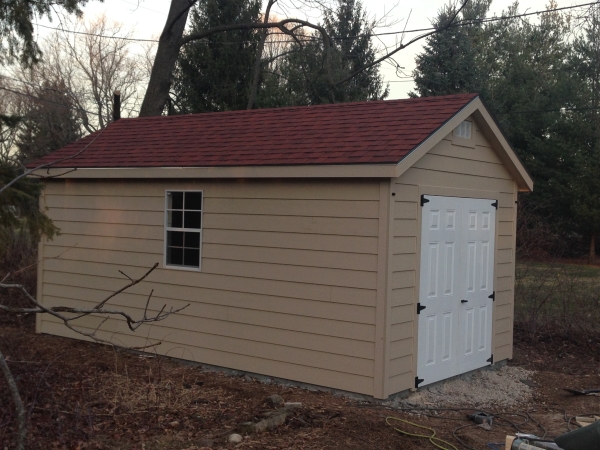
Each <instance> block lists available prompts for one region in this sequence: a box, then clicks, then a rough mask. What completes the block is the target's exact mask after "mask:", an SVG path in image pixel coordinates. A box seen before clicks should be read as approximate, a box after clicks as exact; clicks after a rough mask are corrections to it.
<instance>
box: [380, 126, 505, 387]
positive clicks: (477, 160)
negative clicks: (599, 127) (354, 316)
mask: <svg viewBox="0 0 600 450" xmlns="http://www.w3.org/2000/svg"><path fill="white" fill-rule="evenodd" d="M473 138H474V141H475V144H476V145H475V147H474V148H471V147H463V146H459V145H457V144H456V143H454V144H453V142H452V138H451V136H450V135H449V136H447V137H446V138H445V139H443V140H442V141H441V142H440V143H438V144H437V145H436V146H435V147H433V148H432V149H431V150H430V151H429V152H428V153H427V154H425V155H424V156H423V157H422V158H421V159H420V160H419V161H417V162H416V163H415V164H414V165H413V166H412V167H411V168H410V169H408V170H407V171H406V172H405V173H404V174H403V175H402V176H400V177H399V178H396V179H392V183H391V191H392V192H393V193H394V194H395V195H394V206H393V225H392V229H393V236H392V237H391V240H392V242H391V249H392V256H391V260H390V266H389V268H388V277H389V280H390V281H389V292H390V297H389V299H388V302H390V303H391V310H392V313H391V315H390V318H389V321H388V323H387V326H388V327H389V328H390V334H389V336H390V340H389V359H388V361H387V364H388V365H389V368H388V372H387V373H388V377H389V380H388V389H387V391H386V394H387V395H391V394H393V393H395V392H399V391H403V390H406V389H410V388H412V387H413V386H414V377H415V369H416V348H417V347H416V344H417V343H416V339H417V328H416V326H417V325H416V324H417V315H416V303H417V296H418V267H419V258H420V255H419V250H418V249H419V246H420V243H419V242H420V241H419V230H420V205H419V200H420V196H421V194H429V195H448V196H459V197H473V198H494V199H498V200H499V209H498V211H497V219H496V220H497V223H496V230H497V231H496V234H497V240H496V247H497V249H496V255H495V274H496V275H495V290H496V301H495V302H494V329H493V354H494V360H495V361H500V360H503V359H507V358H511V357H512V321H513V281H514V279H513V278H514V270H515V260H514V254H515V251H514V249H515V217H516V207H515V200H516V192H517V187H516V183H515V182H514V181H513V179H512V177H511V175H510V174H509V173H508V171H507V170H506V169H505V168H504V166H503V164H502V162H501V160H500V158H499V157H498V156H497V154H496V153H495V151H494V150H493V149H492V148H491V146H490V144H489V142H488V141H487V140H486V138H485V137H484V136H483V134H482V132H481V131H480V130H479V128H478V127H477V126H475V132H474V136H473Z"/></svg>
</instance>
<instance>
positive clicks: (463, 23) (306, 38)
mask: <svg viewBox="0 0 600 450" xmlns="http://www.w3.org/2000/svg"><path fill="white" fill-rule="evenodd" d="M599 4H600V1H598V0H597V1H594V2H590V3H581V4H578V5H572V6H563V7H560V8H553V9H545V10H540V11H533V12H528V13H522V14H515V15H512V16H499V17H485V18H483V19H475V20H464V21H458V22H456V23H455V24H452V25H451V26H452V27H459V26H469V25H480V24H483V23H491V22H498V21H501V20H511V19H517V18H520V17H528V16H534V15H539V14H546V13H551V12H557V11H566V10H570V9H577V8H583V7H585V6H592V5H599ZM36 26H38V27H42V28H46V29H49V30H56V31H62V32H64V33H72V34H79V35H84V36H96V37H102V38H106V39H121V40H124V41H133V42H158V40H156V39H140V38H128V37H120V36H109V35H102V34H95V33H87V32H84V31H75V30H66V29H64V28H58V27H50V26H47V25H40V24H37V25H36ZM437 29H438V28H437V27H429V28H416V29H413V30H403V31H389V32H383V33H364V34H357V35H354V36H332V37H331V39H334V40H347V39H356V38H361V37H375V36H392V35H399V34H406V33H419V32H423V31H434V30H437ZM232 31H237V30H232ZM298 38H299V39H300V40H302V41H314V40H317V39H316V38H313V37H310V36H298ZM200 42H202V41H200ZM253 42H254V41H249V40H245V41H228V42H221V44H244V43H253ZM279 42H280V43H293V42H296V40H294V39H290V40H285V41H279ZM213 44H214V43H213Z"/></svg>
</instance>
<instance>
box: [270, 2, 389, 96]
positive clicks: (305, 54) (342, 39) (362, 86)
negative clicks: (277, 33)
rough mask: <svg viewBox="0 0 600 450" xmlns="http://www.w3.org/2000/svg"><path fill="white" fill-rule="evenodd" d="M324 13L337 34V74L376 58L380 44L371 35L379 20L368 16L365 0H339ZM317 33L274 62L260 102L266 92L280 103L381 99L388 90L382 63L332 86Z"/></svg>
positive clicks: (333, 60) (338, 76)
mask: <svg viewBox="0 0 600 450" xmlns="http://www.w3.org/2000/svg"><path fill="white" fill-rule="evenodd" d="M323 14H324V23H323V27H324V28H325V30H326V31H327V33H328V34H329V35H330V36H331V37H332V40H333V46H334V48H333V54H332V55H331V67H332V72H333V77H334V79H335V80H343V79H345V78H346V77H348V76H349V75H350V74H352V73H354V72H355V71H358V70H360V69H362V68H363V67H365V66H366V65H368V64H370V63H372V62H373V61H375V59H376V48H375V47H374V46H373V43H372V41H371V38H372V36H371V35H372V33H373V27H374V24H373V23H372V22H369V20H368V18H367V15H366V12H365V11H364V9H363V6H362V4H361V3H360V1H357V0H338V1H337V6H336V8H335V9H333V10H326V11H324V13H323ZM312 37H313V38H314V39H311V40H307V42H305V43H304V44H303V46H299V45H298V44H294V45H292V46H291V49H290V50H291V52H290V53H289V54H288V55H287V56H286V57H285V58H284V60H283V61H281V62H278V63H277V64H276V65H275V67H272V68H271V72H272V73H274V75H272V76H271V77H270V78H268V77H267V78H266V80H267V81H266V82H265V88H264V89H263V95H262V96H261V97H260V98H259V103H261V104H263V105H264V104H265V103H266V100H265V99H266V98H267V99H271V100H272V103H275V104H277V102H279V105H281V106H291V105H314V104H319V103H333V102H352V101H363V100H381V99H384V98H386V97H387V96H388V88H387V87H386V86H384V82H383V79H382V77H381V75H380V74H379V66H373V67H371V68H369V69H367V70H365V71H363V72H361V73H360V74H358V75H357V76H356V77H353V78H352V79H351V80H349V81H348V82H346V83H343V84H341V85H339V86H338V87H337V88H334V89H332V88H331V86H330V85H329V83H328V81H327V77H326V73H325V68H324V65H323V64H324V51H323V42H322V40H321V38H320V35H318V34H314V35H313V36H312ZM269 83H270V84H269ZM274 97H275V101H273V98H274Z"/></svg>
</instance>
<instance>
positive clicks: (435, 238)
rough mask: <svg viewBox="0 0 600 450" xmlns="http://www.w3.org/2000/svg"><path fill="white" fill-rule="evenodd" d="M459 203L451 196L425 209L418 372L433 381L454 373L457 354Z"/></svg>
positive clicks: (422, 376)
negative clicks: (423, 307) (422, 307)
mask: <svg viewBox="0 0 600 450" xmlns="http://www.w3.org/2000/svg"><path fill="white" fill-rule="evenodd" d="M427 205H429V204H427ZM459 207H460V202H459V199H456V198H451V199H448V200H447V201H445V202H443V203H436V204H434V205H429V207H427V208H424V210H423V220H422V224H421V225H422V233H423V234H422V236H425V238H424V239H422V242H421V267H422V269H421V271H420V294H419V297H420V300H419V301H420V303H421V305H423V306H425V307H426V308H425V309H424V310H423V311H421V313H420V316H419V330H418V334H419V343H418V352H419V353H418V354H419V357H418V362H417V363H418V372H417V373H418V375H419V378H425V379H427V380H428V382H430V383H431V382H434V381H438V380H443V379H444V378H447V377H449V376H452V373H454V367H455V366H456V360H457V357H458V354H457V348H458V345H457V344H458V343H457V341H456V339H457V336H458V335H459V333H458V327H459V310H458V309H457V308H456V307H455V305H456V303H457V302H460V298H459V297H458V295H459V294H458V292H457V286H458V285H459V283H460V267H459V257H460V252H459V251H458V250H457V237H458V232H459V217H460V216H459Z"/></svg>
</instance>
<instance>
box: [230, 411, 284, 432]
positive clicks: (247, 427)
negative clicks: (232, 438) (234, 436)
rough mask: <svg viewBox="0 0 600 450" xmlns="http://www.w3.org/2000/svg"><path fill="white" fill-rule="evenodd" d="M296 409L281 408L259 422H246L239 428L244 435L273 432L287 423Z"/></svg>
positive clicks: (266, 415)
mask: <svg viewBox="0 0 600 450" xmlns="http://www.w3.org/2000/svg"><path fill="white" fill-rule="evenodd" d="M292 409H294V408H280V409H278V410H275V411H271V412H269V413H267V414H265V418H264V419H263V420H261V421H259V422H256V423H255V422H244V423H242V424H240V425H239V426H238V431H240V432H242V433H260V432H261V431H265V430H273V429H275V428H277V427H278V426H280V425H283V424H284V423H285V419H286V418H287V416H289V415H290V414H293V413H292V411H291V410H292Z"/></svg>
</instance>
